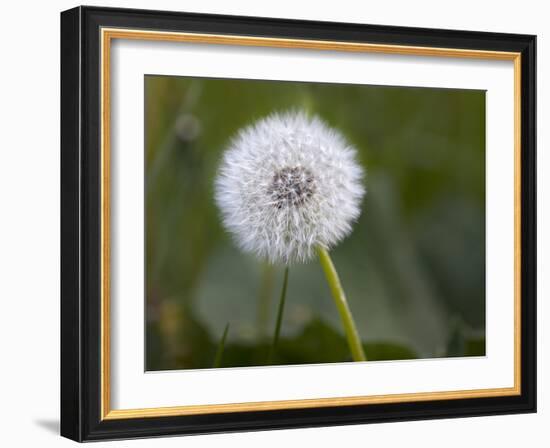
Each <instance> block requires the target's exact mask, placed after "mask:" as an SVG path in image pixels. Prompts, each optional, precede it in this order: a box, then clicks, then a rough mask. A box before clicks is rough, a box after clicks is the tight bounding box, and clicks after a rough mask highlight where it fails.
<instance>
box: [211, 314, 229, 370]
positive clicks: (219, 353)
mask: <svg viewBox="0 0 550 448" xmlns="http://www.w3.org/2000/svg"><path fill="white" fill-rule="evenodd" d="M228 332H229V323H228V324H227V325H226V326H225V329H224V330H223V335H222V338H221V339H220V343H219V344H218V350H216V357H215V358H214V366H213V367H214V368H215V369H217V368H218V367H221V365H222V359H223V351H224V348H225V339H226V338H227V333H228Z"/></svg>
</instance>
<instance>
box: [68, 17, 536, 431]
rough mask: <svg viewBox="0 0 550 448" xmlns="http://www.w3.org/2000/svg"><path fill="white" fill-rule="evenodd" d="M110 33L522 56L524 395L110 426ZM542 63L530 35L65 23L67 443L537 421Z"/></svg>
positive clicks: (231, 21)
mask: <svg viewBox="0 0 550 448" xmlns="http://www.w3.org/2000/svg"><path fill="white" fill-rule="evenodd" d="M102 27H110V28H131V29H148V30H160V31H175V32H178V31H181V32H191V33H207V34H222V35H245V36H258V37H270V38H291V39H306V40H321V41H322V40H330V41H338V42H366V43H376V44H395V45H403V46H420V47H438V48H460V49H472V50H488V51H506V52H518V53H521V154H520V157H521V251H520V253H521V259H520V265H521V355H520V356H521V358H520V368H521V394H519V395H515V396H502V397H486V398H465V399H453V400H434V401H418V402H407V403H389V404H368V405H352V406H334V407H319V408H307V409H286V410H268V411H253V412H230V413H215V414H206V415H186V416H164V417H150V418H128V419H116V420H105V419H103V420H102V418H101V415H102V414H101V400H100V396H101V372H100V369H101V347H100V338H101V320H100V310H101V253H100V237H101V222H100V213H101V191H100V189H101V185H100V175H101V172H100V170H101V161H100V157H101V153H100V132H101V129H100V127H101V122H100V118H99V117H100V113H101V111H100V98H101V83H100V77H101V70H100V29H101V28H102ZM535 58H536V37H535V36H531V35H519V34H502V33H488V32H471V31H454V30H438V29H421V28H405V27H393V26H379V25H362V24H349V23H328V22H312V21H297V20H281V19H268V18H255V17H237V16H221V15H205V14H191V13H180V12H165V11H144V10H132V9H111V8H98V7H77V8H74V9H71V10H68V11H65V12H63V13H61V435H63V436H65V437H68V438H70V439H73V440H76V441H91V440H103V439H121V438H138V437H152V436H162V435H177V434H196V433H212V432H229V431H245V430H261V429H278V428H298V427H314V426H328V425H340V424H359V423H374V422H390V421H401V420H417V419H434V418H449V417H466V416H481V415H498V414H510V413H527V412H535V411H536V191H535V189H536V177H535V176H536V154H535V139H536V115H535V114H536V96H535V94H536V63H535Z"/></svg>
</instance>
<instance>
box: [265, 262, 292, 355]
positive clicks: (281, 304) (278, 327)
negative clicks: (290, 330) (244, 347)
mask: <svg viewBox="0 0 550 448" xmlns="http://www.w3.org/2000/svg"><path fill="white" fill-rule="evenodd" d="M287 285H288V266H286V267H285V276H284V279H283V289H282V291H281V298H280V300H279V309H278V310H277V322H276V323H275V332H274V333H273V341H272V343H271V348H270V350H269V356H268V358H267V360H268V364H271V363H272V361H273V356H274V354H275V349H276V348H277V342H278V341H279V334H280V332H281V323H282V321H283V312H284V309H285V301H286V288H287Z"/></svg>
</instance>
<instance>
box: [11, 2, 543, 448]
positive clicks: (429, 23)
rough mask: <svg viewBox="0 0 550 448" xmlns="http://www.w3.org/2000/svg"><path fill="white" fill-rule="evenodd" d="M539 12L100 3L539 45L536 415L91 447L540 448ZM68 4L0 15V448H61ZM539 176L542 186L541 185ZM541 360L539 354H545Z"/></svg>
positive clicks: (477, 5)
mask: <svg viewBox="0 0 550 448" xmlns="http://www.w3.org/2000/svg"><path fill="white" fill-rule="evenodd" d="M544 3H545V2H536V1H528V0H524V1H522V2H517V1H514V2H505V1H499V2H479V1H478V0H476V1H466V0H463V1H461V2H459V3H457V2H452V3H450V4H446V3H445V2H441V1H432V2H429V1H415V2H410V1H406V0H404V1H399V2H396V1H394V2H357V1H354V0H339V1H338V2H325V3H322V2H319V1H318V0H317V1H311V0H310V1H303V2H297V1H295V0H288V1H283V0H279V1H277V2H258V1H244V0H242V1H241V0H232V1H230V2H222V1H219V0H218V1H214V0H212V1H209V0H186V2H181V1H176V0H172V1H168V0H157V1H155V2H151V1H150V2H147V1H128V2H125V1H116V2H112V1H107V0H105V1H101V2H93V1H91V2H89V4H99V5H103V6H125V7H140V8H159V9H169V10H170V9H171V10H182V9H185V10H187V11H196V12H210V13H226V14H241V15H252V16H254V15H256V16H272V17H287V18H303V19H317V20H332V21H355V22H363V23H376V24H388V25H408V26H425V27H440V28H455V29H475V30H487V31H501V32H519V33H530V34H538V36H539V40H538V56H539V60H538V79H539V86H538V88H539V89H538V111H539V116H538V123H539V127H538V147H539V155H538V173H539V176H538V179H539V183H538V195H539V210H538V226H539V245H538V246H539V360H540V361H539V413H538V414H537V415H523V416H503V417H483V418H475V419H457V420H439V421H424V422H405V423H392V424H382V425H361V426H344V427H336V428H322V429H305V430H292V431H270V432H257V433H240V434H232V435H210V436H200V437H192V438H185V439H182V438H166V439H155V440H142V441H126V442H117V443H114V444H110V445H106V444H98V445H97V446H103V445H105V446H135V447H138V446H153V444H154V446H160V447H162V446H181V445H182V444H184V446H188V447H206V446H219V445H222V444H223V445H224V446H228V447H233V446H235V447H236V446H239V447H242V446H244V447H248V446H250V447H256V446H258V445H262V446H265V445H269V446H280V445H284V444H290V446H299V445H300V444H306V443H307V444H315V445H316V446H335V445H341V444H343V443H354V444H360V445H364V446H366V445H369V446H385V447H386V446H387V447H393V446H402V445H405V444H406V445H407V446H417V445H418V446H422V447H438V448H439V447H441V446H445V447H446V448H449V447H455V446H456V447H463V446H465V445H467V444H468V445H471V446H474V447H477V446H498V447H499V448H500V447H508V446H510V447H511V446H521V445H526V446H534V447H538V446H541V447H542V446H547V444H548V440H550V427H549V424H550V410H549V409H548V403H550V393H549V392H548V389H547V387H546V382H545V381H544V377H545V376H547V371H548V368H547V367H548V362H547V359H548V357H547V356H546V357H543V356H542V354H543V349H544V347H546V346H547V345H548V344H549V343H550V336H549V335H550V332H548V331H546V330H545V329H543V328H542V322H543V321H544V322H546V321H547V320H548V313H547V309H548V307H547V306H544V303H543V299H544V297H547V296H548V287H549V286H548V285H549V280H548V279H549V278H550V269H549V268H548V265H547V263H546V262H545V260H546V259H547V255H548V253H549V251H550V239H549V238H548V236H547V234H545V233H544V232H543V229H544V228H545V227H546V228H548V226H549V225H550V222H549V219H550V215H549V213H550V207H549V203H548V198H547V192H548V189H549V188H550V176H548V172H549V169H550V159H549V156H548V154H547V153H545V151H544V146H545V145H544V143H545V142H546V140H545V138H546V136H547V131H546V130H545V128H544V127H545V126H544V124H545V123H548V122H549V120H550V112H549V110H548V107H549V98H548V89H547V87H546V85H545V78H548V77H549V76H550V75H549V74H548V64H549V61H550V54H549V53H548V49H547V44H546V37H547V36H549V35H550V34H549V33H550V29H549V25H548V20H547V18H548V16H549V12H548V11H544V10H543V9H544ZM74 5H76V3H73V2H69V1H50V2H29V1H27V2H19V3H17V4H16V3H15V2H10V3H9V4H5V5H3V9H2V18H3V19H4V20H3V24H2V27H1V28H0V33H2V39H1V40H0V42H1V46H2V70H1V71H0V78H1V79H0V92H1V95H0V113H1V117H0V118H1V121H0V123H1V125H0V142H1V151H0V195H1V197H0V199H1V200H0V205H1V208H0V210H1V220H0V226H1V229H0V230H1V231H0V254H1V256H0V260H1V263H2V265H1V270H0V272H1V273H2V274H1V276H0V279H1V285H2V295H1V298H2V312H1V313H0V316H1V322H0V341H1V344H2V346H1V351H0V353H1V355H0V359H1V363H2V364H1V367H2V369H1V370H0V391H1V394H0V402H1V406H0V418H1V421H2V428H1V430H0V440H2V444H3V445H5V446H25V445H29V446H33V445H39V444H40V445H39V446H41V447H44V446H69V445H70V444H71V443H72V442H70V441H67V440H63V439H60V438H59V437H58V436H57V435H56V432H57V427H58V413H59V405H58V401H59V400H58V397H59V384H58V383H59V349H58V345H59V267H58V266H59V11H61V10H63V9H67V8H70V7H72V6H74ZM543 173H546V179H545V178H544V176H543ZM546 351H547V350H546Z"/></svg>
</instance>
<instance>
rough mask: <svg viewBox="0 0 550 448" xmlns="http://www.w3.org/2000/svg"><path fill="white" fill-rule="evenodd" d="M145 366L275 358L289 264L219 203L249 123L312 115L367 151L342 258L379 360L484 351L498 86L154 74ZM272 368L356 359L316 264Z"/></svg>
mask: <svg viewBox="0 0 550 448" xmlns="http://www.w3.org/2000/svg"><path fill="white" fill-rule="evenodd" d="M145 98H146V104H145V106H146V107H145V115H146V117H145V125H146V127H145V129H146V151H145V159H146V160H145V170H146V191H145V201H146V212H145V213H146V339H147V340H146V370H168V369H186V368H210V367H213V365H214V359H215V357H216V352H217V349H218V347H219V344H220V340H221V338H222V335H223V333H224V329H225V327H226V325H227V324H229V330H228V333H227V339H226V341H225V346H224V350H223V356H222V360H221V366H222V367H236V366H251V365H265V364H266V363H267V353H268V351H269V346H270V340H271V337H272V334H273V330H274V325H275V317H276V311H277V306H278V303H277V302H278V297H279V294H280V289H281V286H282V278H283V268H282V267H272V266H269V265H266V264H265V263H263V262H261V261H258V260H257V259H255V258H254V257H253V256H250V255H246V254H243V253H241V252H239V251H238V250H237V249H236V247H235V246H234V244H233V243H232V241H231V237H230V235H228V234H227V233H226V232H225V230H224V229H223V228H222V225H221V221H220V216H219V214H218V210H217V209H216V206H215V204H214V200H213V180H214V177H215V175H216V170H217V168H218V165H219V162H220V158H221V154H222V152H223V150H224V149H225V147H226V145H227V144H228V142H229V140H230V139H231V137H232V136H233V135H234V134H235V133H236V132H237V131H238V130H239V128H241V127H243V126H246V125H248V124H251V123H252V122H253V121H254V120H257V119H259V118H262V117H265V116H266V115H268V114H270V113H272V112H274V111H285V110H288V109H304V110H306V111H308V112H310V113H312V114H318V115H319V116H320V117H321V118H322V119H324V120H325V121H326V122H327V123H328V124H329V125H331V126H333V127H336V128H338V129H339V130H340V131H341V132H342V133H343V134H344V135H345V136H346V137H347V139H348V140H349V141H350V142H351V143H352V144H353V145H354V146H355V147H356V148H357V149H358V151H359V154H358V156H359V161H360V163H362V164H363V166H364V167H365V169H366V172H367V176H366V187H367V190H368V193H367V195H366V197H365V200H364V203H363V205H362V215H361V218H360V219H359V221H358V222H357V224H356V225H355V227H354V231H353V233H352V234H351V236H350V237H348V238H347V239H346V240H344V241H343V242H342V243H341V244H340V245H339V246H338V247H336V248H335V249H334V250H333V252H332V257H333V260H334V263H335V265H336V268H337V269H338V272H339V274H340V277H341V280H342V282H343V285H344V288H345V290H346V293H347V296H348V300H349V303H350V307H351V310H352V312H353V315H354V318H355V320H356V323H357V327H358V330H359V333H360V335H361V337H362V339H363V341H364V345H365V352H366V355H367V357H368V358H369V360H396V359H408V358H433V357H446V356H471V355H484V354H485V92H484V91H474V90H454V89H453V90H451V89H429V88H410V87H386V86H365V85H347V84H320V83H298V82H279V81H254V80H230V79H207V78H185V77H167V76H146V77H145ZM281 338H282V339H281V340H280V342H279V345H278V349H277V352H276V355H275V358H274V359H273V363H274V364H297V363H316V362H342V361H349V360H350V356H349V351H348V347H347V345H346V342H345V338H344V333H343V329H342V326H341V325H340V321H339V316H338V313H337V312H336V308H335V305H334V303H333V301H332V299H331V296H330V292H329V289H328V286H327V284H326V282H325V278H324V276H323V274H322V271H321V268H320V266H319V264H318V263H317V262H316V261H313V262H311V263H309V264H305V265H296V266H294V265H293V266H292V268H291V270H290V276H289V286H288V293H287V298H286V308H285V314H284V319H283V324H282V329H281Z"/></svg>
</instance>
